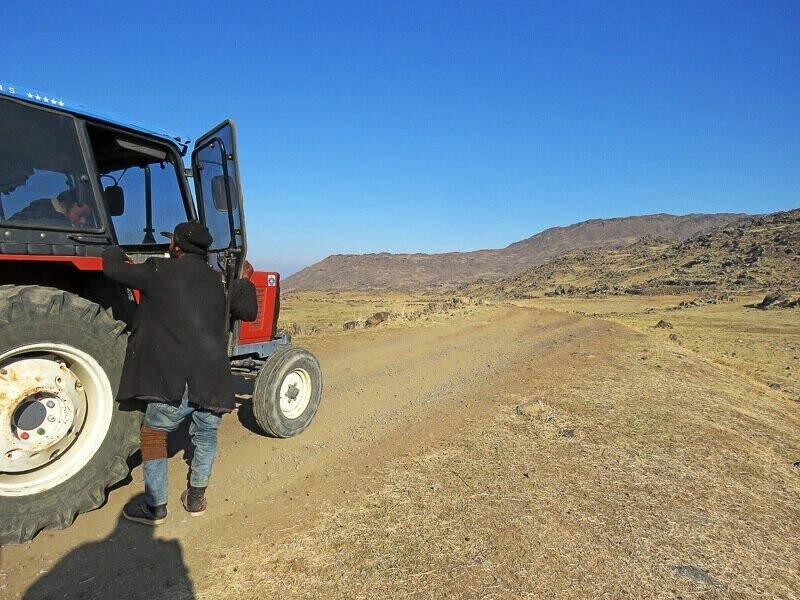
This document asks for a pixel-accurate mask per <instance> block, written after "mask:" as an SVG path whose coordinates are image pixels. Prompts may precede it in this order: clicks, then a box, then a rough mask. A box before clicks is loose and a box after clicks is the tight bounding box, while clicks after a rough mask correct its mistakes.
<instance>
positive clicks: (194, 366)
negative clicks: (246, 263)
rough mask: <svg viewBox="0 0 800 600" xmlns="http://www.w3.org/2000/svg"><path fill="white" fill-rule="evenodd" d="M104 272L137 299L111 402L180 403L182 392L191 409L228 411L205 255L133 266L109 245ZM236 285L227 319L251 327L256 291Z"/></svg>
mask: <svg viewBox="0 0 800 600" xmlns="http://www.w3.org/2000/svg"><path fill="white" fill-rule="evenodd" d="M103 273H105V275H106V276H108V277H109V278H111V279H113V280H114V281H117V282H119V283H121V284H123V285H126V286H128V287H131V288H134V289H138V290H139V291H140V292H141V299H140V303H139V307H138V308H137V310H136V316H135V317H134V320H133V326H132V329H131V334H130V336H129V338H128V349H127V354H126V355H125V364H124V366H123V369H122V378H121V380H120V384H119V392H118V394H117V398H119V399H120V400H122V399H127V398H142V399H144V400H148V401H161V402H164V401H167V402H179V401H180V399H181V397H182V396H183V392H184V389H185V387H186V386H187V385H188V388H189V401H190V402H192V403H194V404H198V405H200V406H202V407H204V408H209V409H213V410H215V411H219V412H230V411H231V410H232V409H233V406H234V391H233V380H232V377H231V371H230V362H229V360H228V354H227V340H226V337H225V327H226V324H227V316H226V315H225V292H224V288H223V284H222V279H221V277H220V274H219V273H218V272H216V271H214V270H213V269H212V268H211V267H210V266H209V265H208V263H207V262H206V259H205V256H203V255H200V254H185V255H183V256H180V257H177V258H149V259H147V260H146V261H145V262H143V263H141V264H131V263H128V262H126V257H125V252H124V251H123V250H122V249H121V248H119V247H118V246H114V247H111V248H108V249H106V250H105V252H103ZM237 283H238V284H240V285H239V286H238V288H237V290H236V292H237V293H234V294H233V295H232V305H231V313H232V315H233V316H234V318H243V319H245V320H252V319H253V318H255V313H256V310H257V305H256V295H255V287H254V286H253V284H252V283H251V282H249V281H247V280H240V281H239V282H237ZM242 284H244V285H242Z"/></svg>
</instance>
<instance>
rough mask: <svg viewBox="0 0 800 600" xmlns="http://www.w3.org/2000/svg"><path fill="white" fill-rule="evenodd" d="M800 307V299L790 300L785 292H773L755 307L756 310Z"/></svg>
mask: <svg viewBox="0 0 800 600" xmlns="http://www.w3.org/2000/svg"><path fill="white" fill-rule="evenodd" d="M799 306H800V297H798V298H790V297H789V296H787V295H786V294H784V293H783V292H773V293H771V294H767V295H766V296H764V299H763V300H762V301H761V302H759V303H758V304H756V305H755V307H756V308H760V309H761V310H767V309H770V308H797V307H799Z"/></svg>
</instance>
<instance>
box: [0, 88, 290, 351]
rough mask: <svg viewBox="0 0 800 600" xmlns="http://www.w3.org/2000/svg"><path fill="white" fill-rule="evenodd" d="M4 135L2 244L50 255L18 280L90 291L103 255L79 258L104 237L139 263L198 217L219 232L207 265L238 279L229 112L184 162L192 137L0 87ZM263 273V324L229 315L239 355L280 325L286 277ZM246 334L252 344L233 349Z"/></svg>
mask: <svg viewBox="0 0 800 600" xmlns="http://www.w3.org/2000/svg"><path fill="white" fill-rule="evenodd" d="M9 89H10V90H13V91H14V93H13V94H12V93H9ZM3 92H5V93H3ZM37 97H38V98H39V100H38V101H37ZM45 99H46V101H45ZM0 140H2V144H0V228H2V238H0V243H2V246H0V251H2V253H4V254H9V255H18V256H23V257H31V256H36V257H40V259H41V258H43V257H52V258H53V260H52V261H51V262H50V263H49V264H45V263H44V262H43V263H42V264H41V265H40V266H41V269H38V270H37V272H36V273H32V272H30V270H28V272H27V273H15V274H13V275H9V278H10V279H11V280H16V281H19V280H20V279H19V278H22V280H24V281H25V282H30V283H41V284H45V285H47V284H53V283H57V284H58V287H64V286H69V285H70V282H71V284H72V287H73V289H70V291H76V292H78V293H83V292H82V289H85V288H86V287H88V286H92V285H94V284H95V283H96V281H95V280H96V276H97V268H98V264H99V263H98V262H97V261H96V260H95V261H94V262H93V263H92V262H87V261H83V260H81V259H82V258H83V257H95V258H96V257H99V256H100V254H101V253H102V250H103V248H104V247H106V246H108V245H119V246H121V247H122V248H123V249H124V250H125V251H126V252H127V253H128V255H130V256H132V257H133V258H134V260H137V261H142V260H146V259H147V258H148V257H150V256H161V255H164V254H165V253H166V252H167V250H168V247H169V239H168V237H167V236H166V235H164V234H165V233H171V232H172V230H173V229H174V227H175V225H176V224H177V223H180V222H182V221H186V220H190V219H199V220H200V221H201V222H203V223H204V224H205V225H206V226H207V227H208V228H209V230H210V231H211V234H212V236H213V238H214V242H213V244H212V246H211V248H210V249H209V262H210V264H211V265H212V266H213V267H215V268H217V269H219V270H220V272H221V273H222V274H223V276H224V277H223V279H224V281H225V282H226V286H228V287H229V285H230V282H232V281H233V280H234V279H235V278H236V277H238V276H240V274H241V271H242V266H243V263H244V257H245V255H246V250H247V248H246V235H245V229H244V218H243V209H242V193H241V185H240V177H239V167H238V161H237V151H236V134H235V129H234V124H233V122H232V121H230V120H226V121H223V122H222V123H220V124H219V125H218V126H217V127H215V128H214V129H212V130H211V131H209V132H208V133H206V134H205V135H203V136H201V137H200V138H199V139H198V141H197V143H196V144H195V148H194V151H193V152H192V155H191V168H188V169H187V168H186V167H184V162H183V160H184V159H183V157H184V155H185V154H186V153H187V150H188V144H187V143H185V142H183V141H182V140H181V139H180V138H177V137H175V136H172V135H169V134H167V133H164V132H160V131H156V130H150V129H146V128H142V127H137V126H134V125H131V124H129V123H127V122H125V121H122V120H120V119H119V118H115V117H111V116H107V115H101V114H99V113H96V112H94V111H91V110H90V109H86V108H84V107H80V106H73V105H71V104H67V103H65V102H64V101H62V100H60V99H55V98H52V97H50V96H47V95H44V96H43V95H41V94H33V93H32V92H25V91H24V90H20V89H19V88H9V87H8V86H3V85H2V84H0ZM187 175H188V176H189V177H191V178H192V179H193V180H194V190H195V194H196V203H195V201H194V200H193V198H192V193H191V187H190V185H189V181H188V179H187ZM68 257H74V258H73V259H72V260H71V262H70V261H69V260H67V259H68ZM21 260H22V259H21ZM90 264H91V265H93V267H87V265H90ZM2 266H3V265H2V264H0V277H2V276H3V269H2ZM10 268H12V269H14V268H16V270H17V271H18V270H19V269H20V268H21V265H15V266H12V267H10ZM76 270H77V271H78V273H74V271H76ZM255 278H256V281H255V283H257V284H258V283H259V282H261V283H263V284H264V285H263V286H262V287H261V288H259V289H262V290H263V294H262V295H263V296H264V298H263V300H264V301H265V302H264V304H263V306H264V308H265V310H264V311H263V312H262V313H261V314H260V319H259V322H258V323H257V327H256V329H257V330H258V331H254V327H253V326H252V325H244V327H241V326H240V325H237V324H233V327H232V328H231V335H230V345H229V351H230V353H231V354H247V353H250V352H252V351H253V348H251V347H250V346H252V344H253V343H257V342H258V341H262V342H263V341H264V339H263V338H264V337H265V336H266V337H267V338H272V337H274V336H275V334H276V327H277V317H278V301H279V294H278V281H279V277H278V274H277V273H266V274H261V273H259V274H256V276H255ZM270 284H272V285H270ZM267 288H273V289H267ZM68 289H69V288H68ZM106 302H107V303H110V302H111V300H108V299H107V300H106ZM118 304H119V302H118ZM119 312H120V313H122V312H124V311H123V310H122V309H121V308H120V309H119ZM263 324H267V325H268V327H267V329H266V330H265V329H264V327H261V325H263ZM242 335H243V337H244V339H243V340H242V342H243V344H242V345H243V346H247V347H246V348H237V343H238V342H239V338H240V336H242ZM255 351H258V349H255Z"/></svg>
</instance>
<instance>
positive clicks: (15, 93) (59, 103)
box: [0, 80, 188, 153]
mask: <svg viewBox="0 0 800 600" xmlns="http://www.w3.org/2000/svg"><path fill="white" fill-rule="evenodd" d="M0 95H2V96H8V97H10V98H16V99H18V100H24V101H26V102H30V103H32V104H40V105H42V106H47V107H49V108H53V109H56V110H63V111H65V112H69V113H73V114H75V115H80V116H83V117H88V118H90V119H96V120H98V121H103V122H106V123H112V124H114V125H119V126H121V127H125V128H126V129H132V130H134V131H138V132H140V133H144V134H147V135H155V136H158V137H161V138H164V139H166V140H169V141H170V142H172V143H173V144H174V143H177V144H178V145H179V146H180V147H181V148H182V151H183V153H185V152H186V147H187V144H188V141H184V140H182V139H181V138H180V137H179V136H177V135H173V134H171V133H169V132H167V131H164V130H163V129H156V128H152V127H149V126H143V125H139V124H136V123H133V122H131V121H130V120H128V119H126V118H125V117H120V116H118V115H114V114H111V113H103V112H100V111H97V110H94V109H93V108H91V107H89V106H86V105H85V104H80V103H79V102H73V101H71V100H66V99H64V98H62V97H60V96H58V95H54V94H43V93H41V92H37V91H36V90H32V89H29V88H25V87H22V86H19V85H9V84H6V83H5V82H3V81H2V80H0Z"/></svg>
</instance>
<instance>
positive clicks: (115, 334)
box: [0, 286, 141, 544]
mask: <svg viewBox="0 0 800 600" xmlns="http://www.w3.org/2000/svg"><path fill="white" fill-rule="evenodd" d="M126 339H127V336H126V334H125V326H124V324H123V323H121V322H120V321H117V320H115V319H114V318H113V317H112V316H111V315H110V314H109V313H108V312H106V311H105V310H103V309H102V308H101V307H99V306H98V305H97V304H95V303H93V302H90V301H88V300H86V299H84V298H81V297H79V296H75V295H74V294H70V293H67V292H63V291H61V290H55V289H51V288H44V287H38V286H26V287H19V286H4V287H2V288H0V544H6V543H21V542H24V541H27V540H29V539H31V538H32V537H33V536H35V535H36V533H37V532H38V531H40V530H42V529H47V528H53V529H64V528H65V527H68V526H69V525H71V524H72V521H73V520H74V519H75V516H76V515H77V514H78V513H80V512H86V511H88V510H92V509H94V508H97V507H99V506H100V505H101V504H103V502H105V491H106V488H107V487H108V486H110V485H112V484H114V483H116V482H118V481H120V480H121V479H123V478H124V477H125V476H126V475H127V474H128V466H127V462H126V459H127V458H128V456H130V454H132V453H133V452H134V451H135V450H136V448H137V446H138V441H139V439H138V438H139V436H138V429H139V423H140V422H141V413H140V412H139V411H135V410H133V411H126V410H123V409H122V408H121V407H120V405H119V403H117V402H116V401H115V400H114V396H115V394H116V391H117V385H118V383H119V377H120V374H121V372H122V364H123V361H124V359H125V346H126Z"/></svg>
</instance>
